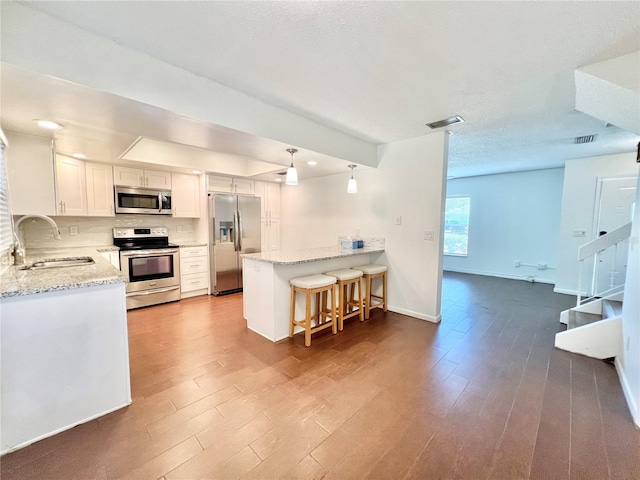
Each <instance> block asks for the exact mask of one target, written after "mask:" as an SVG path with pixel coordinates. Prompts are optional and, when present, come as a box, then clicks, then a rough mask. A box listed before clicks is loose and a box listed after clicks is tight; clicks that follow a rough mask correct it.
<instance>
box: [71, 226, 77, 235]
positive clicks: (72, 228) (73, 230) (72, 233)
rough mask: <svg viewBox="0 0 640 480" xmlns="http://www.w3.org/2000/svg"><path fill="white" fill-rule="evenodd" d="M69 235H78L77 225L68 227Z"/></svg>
mask: <svg viewBox="0 0 640 480" xmlns="http://www.w3.org/2000/svg"><path fill="white" fill-rule="evenodd" d="M69 235H78V227H69Z"/></svg>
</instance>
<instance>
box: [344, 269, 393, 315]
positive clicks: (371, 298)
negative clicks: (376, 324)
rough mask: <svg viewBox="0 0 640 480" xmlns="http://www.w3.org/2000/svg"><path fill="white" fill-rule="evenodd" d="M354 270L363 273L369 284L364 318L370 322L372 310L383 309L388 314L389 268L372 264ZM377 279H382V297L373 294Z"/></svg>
mask: <svg viewBox="0 0 640 480" xmlns="http://www.w3.org/2000/svg"><path fill="white" fill-rule="evenodd" d="M352 269H353V270H359V271H361V272H362V274H363V277H364V280H365V282H366V284H367V292H366V296H365V301H364V318H366V319H367V320H369V315H371V309H373V308H382V310H383V311H385V312H386V311H387V267H386V266H385V265H376V264H375V263H370V264H368V265H358V266H357V267H352ZM376 278H382V296H380V295H374V294H373V293H371V287H372V283H373V280H374V279H376Z"/></svg>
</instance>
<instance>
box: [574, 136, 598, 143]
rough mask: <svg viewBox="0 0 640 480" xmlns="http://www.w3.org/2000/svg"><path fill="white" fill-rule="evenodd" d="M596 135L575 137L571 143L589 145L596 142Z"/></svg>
mask: <svg viewBox="0 0 640 480" xmlns="http://www.w3.org/2000/svg"><path fill="white" fill-rule="evenodd" d="M596 137H597V135H583V136H581V137H576V138H575V139H574V140H573V143H576V144H577V143H591V142H595V141H596Z"/></svg>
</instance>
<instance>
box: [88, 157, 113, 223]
mask: <svg viewBox="0 0 640 480" xmlns="http://www.w3.org/2000/svg"><path fill="white" fill-rule="evenodd" d="M84 166H85V172H86V176H87V215H88V216H90V217H113V216H115V213H114V210H113V195H114V194H113V168H112V167H111V165H104V164H101V163H90V162H85V164H84Z"/></svg>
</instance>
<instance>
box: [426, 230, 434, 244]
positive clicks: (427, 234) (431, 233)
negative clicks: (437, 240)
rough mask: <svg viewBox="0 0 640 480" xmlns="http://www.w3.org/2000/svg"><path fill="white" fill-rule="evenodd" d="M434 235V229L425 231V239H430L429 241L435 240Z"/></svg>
mask: <svg viewBox="0 0 640 480" xmlns="http://www.w3.org/2000/svg"><path fill="white" fill-rule="evenodd" d="M433 237H434V232H433V230H425V231H424V239H425V240H429V241H431V242H432V241H433Z"/></svg>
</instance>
